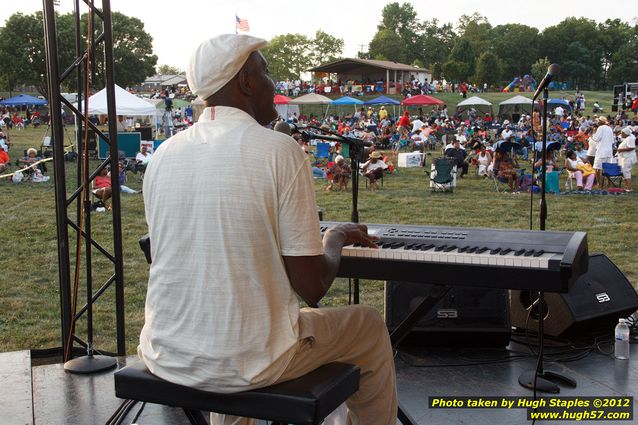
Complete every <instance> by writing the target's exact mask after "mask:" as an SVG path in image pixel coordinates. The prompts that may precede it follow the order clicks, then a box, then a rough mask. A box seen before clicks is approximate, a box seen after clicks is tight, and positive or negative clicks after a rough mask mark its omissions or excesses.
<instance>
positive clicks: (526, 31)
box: [492, 24, 539, 79]
mask: <svg viewBox="0 0 638 425" xmlns="http://www.w3.org/2000/svg"><path fill="white" fill-rule="evenodd" d="M538 38H539V34H538V30H537V29H536V28H532V27H529V26H527V25H522V24H506V25H498V26H496V27H494V28H493V29H492V51H493V52H494V53H495V54H496V56H498V57H499V58H500V59H501V61H502V65H503V77H505V79H510V78H512V77H517V76H520V77H522V76H523V75H525V74H529V73H530V69H531V67H532V64H533V63H534V61H535V60H536V59H537V58H538Z"/></svg>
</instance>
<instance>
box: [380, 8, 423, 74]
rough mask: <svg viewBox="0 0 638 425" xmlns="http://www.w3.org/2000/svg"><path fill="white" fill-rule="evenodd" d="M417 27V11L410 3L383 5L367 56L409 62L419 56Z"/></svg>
mask: <svg viewBox="0 0 638 425" xmlns="http://www.w3.org/2000/svg"><path fill="white" fill-rule="evenodd" d="M418 28H419V22H418V20H417V13H416V11H415V10H414V7H413V6H412V4H410V3H403V4H399V3H397V2H394V3H389V4H387V5H385V6H384V8H383V10H382V11H381V22H380V23H379V25H378V26H377V32H376V34H375V35H374V37H373V38H372V41H371V42H370V45H369V49H368V56H369V57H371V58H381V57H383V58H385V59H387V60H392V61H395V62H403V63H411V62H412V61H414V60H415V59H418V58H419V54H420V51H421V48H420V47H419V33H418ZM396 47H398V50H397V49H395V48H396Z"/></svg>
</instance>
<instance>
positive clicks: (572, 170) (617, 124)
mask: <svg viewBox="0 0 638 425" xmlns="http://www.w3.org/2000/svg"><path fill="white" fill-rule="evenodd" d="M565 103H566V104H565V105H564V106H563V105H558V106H557V107H555V108H552V109H551V114H550V116H549V118H548V123H547V127H548V133H547V156H546V161H545V162H546V165H547V172H549V173H553V172H556V173H559V172H561V171H563V170H565V172H566V175H567V176H568V178H570V179H571V178H573V179H575V180H576V191H587V192H589V191H591V190H602V189H604V185H605V181H604V180H605V179H604V178H603V172H602V170H603V165H602V164H604V163H605V164H608V163H613V164H617V165H618V166H620V167H621V169H622V173H623V176H624V177H623V178H624V189H625V191H627V192H631V191H632V190H633V189H632V187H631V170H632V167H633V165H634V164H635V163H636V154H635V137H636V134H638V117H636V116H635V115H634V117H633V118H630V117H629V115H628V113H627V112H626V111H625V110H624V109H621V110H619V112H618V113H617V114H615V115H614V116H613V117H612V116H606V115H602V114H601V115H587V114H585V113H584V111H583V108H584V105H585V100H584V96H583V95H582V94H577V96H576V97H575V100H574V102H572V103H573V104H574V108H571V106H570V105H569V104H568V103H567V102H565ZM630 103H631V102H630ZM502 118H504V119H502ZM288 120H289V121H291V122H298V123H300V124H309V125H315V126H322V127H323V128H325V129H327V130H330V131H333V132H336V133H339V134H342V135H349V136H354V137H358V138H361V139H363V140H366V141H369V142H373V143H374V145H375V146H376V148H377V149H379V150H385V151H387V152H388V153H389V154H390V156H391V157H393V158H395V159H396V154H397V153H398V152H400V151H419V152H421V153H425V152H427V151H436V150H438V149H439V148H440V149H441V150H440V152H441V154H442V155H443V156H446V157H450V158H451V159H452V160H453V161H454V164H455V165H456V166H457V175H458V176H459V177H461V178H462V177H464V176H465V175H467V174H468V172H469V169H470V167H473V168H474V169H475V170H476V174H477V175H479V176H484V177H485V178H489V177H492V176H494V177H496V178H498V179H500V180H501V181H503V182H506V183H507V184H508V186H509V189H510V191H511V192H513V193H518V192H519V191H520V183H521V179H522V177H523V176H522V172H521V167H520V165H519V162H521V161H524V162H529V167H531V168H532V169H533V170H536V174H539V172H540V167H541V165H542V158H541V157H540V153H539V152H540V151H541V150H542V143H541V141H540V130H541V116H540V113H539V112H538V111H537V110H535V111H533V112H532V113H531V114H527V113H522V114H519V115H514V116H511V115H510V116H507V117H499V116H492V115H491V114H489V113H487V114H486V113H480V112H479V111H477V110H476V109H474V108H470V109H469V110H468V111H466V112H463V113H461V112H458V111H456V112H454V113H450V112H449V111H448V108H447V106H446V105H442V106H436V107H434V108H433V109H431V110H430V111H429V112H428V113H425V112H424V111H423V110H422V109H421V108H419V109H418V111H416V113H413V114H411V113H410V112H409V111H408V110H406V111H404V113H403V114H402V115H400V116H398V117H393V116H392V115H391V114H389V113H388V110H387V108H386V107H385V106H380V107H378V109H377V108H374V107H367V108H365V107H362V108H360V109H359V110H357V111H356V113H354V114H352V115H346V116H341V115H329V116H327V117H325V118H321V117H314V116H303V115H300V116H297V115H296V114H293V115H292V116H290V117H288ZM336 153H339V152H338V151H335V154H336ZM571 156H576V157H577V161H576V162H573V161H575V160H572V159H570V157H571ZM529 167H528V168H529ZM590 169H591V170H590ZM591 176H593V177H591ZM552 177H554V175H553V174H552ZM594 184H595V187H594ZM330 187H332V185H331V186H330ZM375 188H376V187H375ZM525 189H526V190H529V188H528V187H526V188H525Z"/></svg>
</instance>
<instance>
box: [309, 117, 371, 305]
mask: <svg viewBox="0 0 638 425" xmlns="http://www.w3.org/2000/svg"><path fill="white" fill-rule="evenodd" d="M310 128H313V129H316V130H320V131H325V132H327V133H330V135H324V134H318V133H312V132H309V131H305V130H304V131H301V135H302V137H303V138H304V139H306V140H310V139H320V140H329V141H336V142H339V143H343V144H347V145H348V147H349V149H350V159H352V211H351V213H350V221H352V222H353V223H358V222H359V209H358V202H359V166H360V163H361V158H362V156H363V152H364V148H365V147H366V146H372V143H370V142H366V141H365V140H361V139H357V138H354V137H347V136H342V135H340V134H338V133H333V132H331V131H327V130H324V129H321V128H317V127H310ZM352 282H353V287H354V290H353V296H352V300H353V303H354V304H359V279H353V281H352Z"/></svg>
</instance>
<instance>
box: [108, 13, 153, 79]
mask: <svg viewBox="0 0 638 425" xmlns="http://www.w3.org/2000/svg"><path fill="white" fill-rule="evenodd" d="M111 18H112V21H113V62H114V64H113V66H114V68H113V74H114V78H115V83H116V84H118V85H120V86H122V87H126V86H130V85H136V84H139V83H141V82H143V81H144V80H145V79H146V78H147V77H150V76H151V75H153V74H154V73H155V65H156V64H157V56H156V55H154V54H153V38H152V37H151V36H150V34H148V33H147V32H146V31H144V23H143V22H142V21H140V20H139V19H138V18H135V17H130V16H126V15H124V14H122V13H119V12H113V14H112V15H111Z"/></svg>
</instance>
